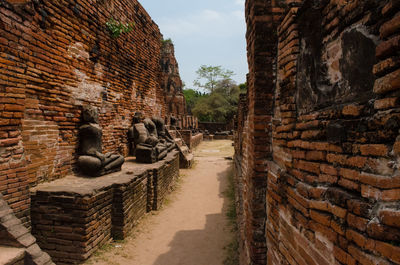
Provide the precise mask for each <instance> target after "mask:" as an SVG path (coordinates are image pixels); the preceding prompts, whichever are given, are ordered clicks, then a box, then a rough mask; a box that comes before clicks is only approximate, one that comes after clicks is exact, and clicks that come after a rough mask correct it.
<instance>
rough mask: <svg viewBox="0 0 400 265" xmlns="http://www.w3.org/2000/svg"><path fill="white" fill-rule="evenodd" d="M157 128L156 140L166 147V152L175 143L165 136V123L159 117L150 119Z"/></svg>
mask: <svg viewBox="0 0 400 265" xmlns="http://www.w3.org/2000/svg"><path fill="white" fill-rule="evenodd" d="M151 119H152V121H153V123H154V124H155V126H156V128H157V134H158V138H159V139H160V140H161V141H163V142H164V143H165V144H166V145H167V149H168V151H170V150H172V149H173V148H174V147H175V141H174V140H173V139H172V138H171V137H170V136H169V135H168V134H167V132H166V129H165V122H164V120H163V119H162V118H160V117H153V118H151Z"/></svg>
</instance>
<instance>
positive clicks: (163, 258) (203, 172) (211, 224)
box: [87, 140, 233, 265]
mask: <svg viewBox="0 0 400 265" xmlns="http://www.w3.org/2000/svg"><path fill="white" fill-rule="evenodd" d="M232 155H233V147H232V142H231V141H224V140H221V141H212V142H203V143H202V144H201V145H200V146H199V147H198V148H197V149H196V150H195V159H196V162H195V166H194V168H192V169H188V170H181V180H180V183H179V184H178V188H177V190H176V191H174V192H173V193H172V194H171V195H170V196H169V198H168V199H167V201H166V203H165V205H164V207H163V208H162V209H161V210H160V211H158V212H153V213H150V214H148V215H147V216H146V217H144V218H143V220H142V221H141V223H140V224H139V225H138V226H137V227H136V228H135V229H134V231H133V233H132V235H131V236H129V237H128V238H127V239H126V240H124V241H123V242H115V243H112V244H110V245H108V246H105V247H103V248H102V250H101V251H99V252H98V253H96V254H95V255H94V256H93V257H92V258H91V259H90V260H89V261H88V262H87V263H88V264H96V265H97V264H107V265H109V264H114V265H117V264H119V265H124V264H129V265H219V264H223V260H224V258H225V256H226V253H225V250H224V247H225V246H226V245H227V244H228V243H229V242H231V239H232V236H233V235H232V233H231V229H230V227H229V224H228V220H227V217H226V210H227V204H228V201H227V199H225V197H224V191H225V190H226V187H227V178H226V176H227V174H228V173H230V172H231V161H230V160H227V159H226V157H232Z"/></svg>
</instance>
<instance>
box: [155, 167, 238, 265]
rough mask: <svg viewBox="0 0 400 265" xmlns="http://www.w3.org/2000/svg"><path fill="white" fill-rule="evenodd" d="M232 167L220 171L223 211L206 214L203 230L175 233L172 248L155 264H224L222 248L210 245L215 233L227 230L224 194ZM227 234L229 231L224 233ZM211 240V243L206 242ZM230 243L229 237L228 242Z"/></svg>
mask: <svg viewBox="0 0 400 265" xmlns="http://www.w3.org/2000/svg"><path fill="white" fill-rule="evenodd" d="M231 172H232V171H231V167H229V168H228V169H226V170H225V171H223V172H220V173H218V181H219V197H221V198H224V203H223V207H222V209H221V213H218V214H208V215H206V225H205V228H204V229H203V230H183V231H179V232H177V233H176V234H175V236H174V238H173V240H172V241H171V243H170V244H169V246H170V247H171V250H170V251H168V252H167V253H164V254H161V255H160V256H159V257H158V258H157V260H156V261H155V262H154V264H153V265H166V264H170V265H188V264H190V265H218V264H223V260H224V258H225V253H224V251H221V250H222V248H223V247H224V246H221V248H216V249H215V248H212V247H210V245H211V244H212V243H213V242H212V241H214V240H215V235H216V234H220V233H221V230H224V231H226V230H227V229H230V228H229V227H228V220H227V217H226V212H227V207H228V205H229V200H228V198H226V196H224V192H225V190H226V189H227V188H228V179H227V176H228V174H231ZM224 234H227V233H224ZM205 242H210V245H209V244H207V243H205ZM228 243H229V238H228V240H227V242H226V244H228Z"/></svg>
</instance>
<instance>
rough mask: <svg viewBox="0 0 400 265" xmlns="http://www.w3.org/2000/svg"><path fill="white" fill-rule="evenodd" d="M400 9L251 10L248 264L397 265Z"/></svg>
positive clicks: (275, 4) (282, 4)
mask: <svg viewBox="0 0 400 265" xmlns="http://www.w3.org/2000/svg"><path fill="white" fill-rule="evenodd" d="M399 3H400V2H399V1H390V0H387V1H333V0H332V1H311V0H310V1H266V0H264V1H256V0H248V1H247V2H246V16H247V25H248V32H247V40H248V54H249V69H250V73H249V77H248V79H249V82H248V83H249V91H248V94H247V96H246V100H247V103H246V105H247V106H244V105H245V101H244V100H243V102H242V103H241V105H240V108H239V114H238V119H237V125H236V126H237V128H238V129H237V133H236V144H235V148H236V154H237V157H236V161H237V166H238V168H239V170H238V172H239V173H238V178H237V182H238V185H239V191H240V194H238V199H239V205H238V206H239V207H238V208H239V224H240V228H241V230H240V231H241V238H242V245H241V257H242V260H241V261H242V264H288V263H289V264H400V258H399V256H398V255H397V253H399V250H400V248H399V247H398V245H399V242H400V241H399V240H400V239H399V237H397V235H398V234H399V232H400V230H399V228H400V225H399V223H398V222H397V221H395V220H397V219H398V217H399V211H398V204H399V200H400V197H399V194H400V192H399V191H400V190H399V185H398V183H397V182H398V181H397V179H398V172H397V171H398V142H397V140H398V134H399V128H400V120H399V118H400V117H399V104H398V95H399V88H400V83H399V80H400V75H399V71H400V67H399V66H400V64H399V63H398V50H399V36H400V35H399V32H400V30H399V22H398V21H399V19H400V16H399V15H400V14H399V7H400V6H399ZM275 22H276V23H275ZM320 25H322V26H320ZM274 51H276V52H275V53H274Z"/></svg>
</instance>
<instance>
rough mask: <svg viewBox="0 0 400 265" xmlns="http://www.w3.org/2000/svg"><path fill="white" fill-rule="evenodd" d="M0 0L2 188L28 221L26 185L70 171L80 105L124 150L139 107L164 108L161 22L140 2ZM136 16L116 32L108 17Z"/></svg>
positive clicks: (109, 142) (111, 145) (161, 111)
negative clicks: (92, 111) (128, 27)
mask: <svg viewBox="0 0 400 265" xmlns="http://www.w3.org/2000/svg"><path fill="white" fill-rule="evenodd" d="M13 2H15V1H0V192H1V193H2V194H3V195H4V199H5V200H6V201H7V202H8V203H9V204H10V206H11V207H12V208H13V210H14V211H15V213H16V215H17V216H18V217H19V218H21V219H22V220H23V222H24V223H25V224H28V223H29V204H30V201H29V194H28V193H29V192H28V190H29V188H30V187H32V186H35V185H37V184H38V183H41V182H46V181H51V180H54V179H58V178H62V177H64V176H66V175H67V174H69V173H72V171H73V170H74V165H75V163H76V147H77V133H78V127H79V124H80V119H81V106H82V105H84V104H91V105H94V106H96V107H97V108H98V109H99V113H100V125H101V127H102V128H103V151H104V152H114V153H119V154H123V155H127V153H128V146H127V137H126V134H127V130H128V127H129V126H130V124H131V121H132V118H131V117H132V116H133V114H134V112H136V111H141V112H143V113H144V114H145V116H151V115H159V116H162V117H164V116H165V114H166V105H165V100H166V97H167V96H168V94H165V91H164V88H163V87H162V85H161V84H160V75H161V72H162V70H161V63H160V61H161V39H162V35H161V33H160V31H159V28H158V26H157V25H156V24H155V23H154V22H153V21H152V20H151V18H150V17H149V15H148V14H147V13H146V11H145V10H144V9H143V7H142V6H141V5H140V4H139V3H138V1H137V0H134V1H127V0H123V1H115V0H105V1H95V0H89V1H67V0H61V1H43V0H39V1H30V0H26V1H18V4H11V3H13ZM111 18H114V19H115V20H116V21H121V22H123V23H128V22H135V27H134V29H133V31H132V32H130V33H128V34H121V36H120V37H119V38H112V37H111V35H110V33H109V31H108V29H107V26H106V23H107V22H108V21H110V19H111Z"/></svg>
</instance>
